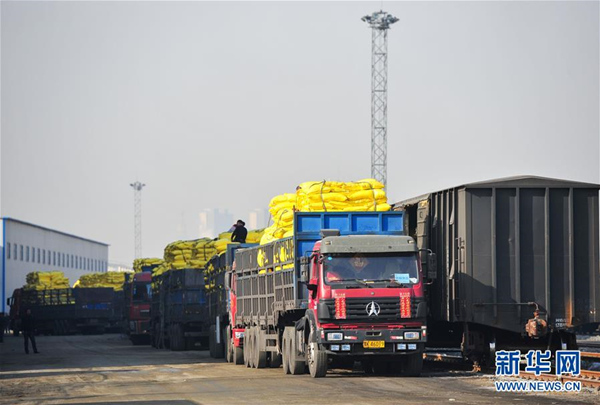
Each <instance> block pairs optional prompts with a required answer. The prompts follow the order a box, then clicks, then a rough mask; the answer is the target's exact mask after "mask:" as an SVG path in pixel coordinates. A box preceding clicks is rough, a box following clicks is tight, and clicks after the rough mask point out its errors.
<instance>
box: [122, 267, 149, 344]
mask: <svg viewBox="0 0 600 405" xmlns="http://www.w3.org/2000/svg"><path fill="white" fill-rule="evenodd" d="M151 283H152V272H149V271H144V272H141V273H136V274H134V275H133V279H132V280H131V282H130V283H128V284H127V286H126V289H127V294H126V295H125V297H126V299H127V334H128V335H129V339H130V340H131V343H133V344H134V345H140V344H149V343H150V304H151V298H152V289H151Z"/></svg>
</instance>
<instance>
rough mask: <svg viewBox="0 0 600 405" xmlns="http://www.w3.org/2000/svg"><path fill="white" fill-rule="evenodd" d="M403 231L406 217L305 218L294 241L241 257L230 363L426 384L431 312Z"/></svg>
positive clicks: (230, 279)
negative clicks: (417, 379) (352, 370)
mask: <svg viewBox="0 0 600 405" xmlns="http://www.w3.org/2000/svg"><path fill="white" fill-rule="evenodd" d="M403 228H404V224H403V213H402V212H312V213H301V212H297V213H295V214H294V236H293V237H290V238H285V239H280V240H277V241H274V242H272V243H269V244H266V245H262V246H257V247H252V248H247V249H242V250H239V251H238V252H237V253H236V256H235V263H234V266H233V268H232V270H231V271H229V272H227V275H226V277H225V285H226V288H228V289H229V295H230V308H231V314H230V325H229V327H228V328H227V332H226V348H227V358H228V360H231V361H232V362H233V363H235V364H241V363H243V364H245V365H246V366H247V367H253V368H263V367H267V366H268V367H280V366H281V365H283V371H284V373H285V374H302V373H304V372H305V371H306V370H307V369H308V371H309V373H310V374H311V376H312V377H323V376H325V374H326V372H327V370H328V368H331V367H337V366H352V365H353V364H354V362H355V361H360V362H361V363H362V366H363V368H364V370H365V372H367V373H388V372H391V373H400V374H404V375H419V374H420V372H421V368H422V364H423V350H424V346H425V342H426V339H427V328H426V325H425V319H426V314H427V304H426V302H425V299H424V293H423V281H422V276H421V265H420V261H419V255H418V250H417V247H416V243H415V242H414V240H413V239H412V238H410V237H408V236H404V232H403V230H404V229H403ZM430 259H431V260H435V258H434V257H431V258H430Z"/></svg>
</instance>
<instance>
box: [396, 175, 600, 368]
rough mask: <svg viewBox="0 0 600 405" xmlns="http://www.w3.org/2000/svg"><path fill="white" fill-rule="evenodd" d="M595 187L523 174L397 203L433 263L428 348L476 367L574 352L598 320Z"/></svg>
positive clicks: (599, 277)
mask: <svg viewBox="0 0 600 405" xmlns="http://www.w3.org/2000/svg"><path fill="white" fill-rule="evenodd" d="M599 188H600V186H598V185H597V184H588V183H580V182H573V181H565V180H557V179H550V178H542V177H533V176H523V177H513V178H505V179H498V180H490V181H483V182H478V183H471V184H465V185H462V186H458V187H453V188H449V189H446V190H442V191H436V192H432V193H429V194H426V195H423V196H419V197H415V198H412V199H409V200H405V201H402V202H399V203H397V204H395V205H394V209H395V210H399V211H400V212H403V213H404V214H405V218H404V219H405V226H406V228H407V231H408V234H409V235H411V236H413V237H414V238H415V239H416V241H417V245H418V247H419V248H420V249H421V251H422V252H427V251H431V252H433V253H435V254H436V255H437V257H438V260H437V263H434V264H433V265H430V266H429V267H428V268H425V270H424V274H426V275H427V277H428V279H429V280H431V285H430V286H428V288H427V299H428V303H429V311H430V313H429V319H428V330H429V337H428V344H430V345H432V346H433V347H460V349H461V350H462V352H463V355H464V356H465V357H467V358H470V359H472V360H473V361H475V362H486V363H488V362H491V361H493V359H494V357H495V354H494V353H495V351H497V350H500V349H509V348H510V349H515V350H516V349H521V350H528V349H551V350H555V349H565V348H566V349H574V348H576V339H575V334H574V333H573V330H572V329H573V328H574V327H577V326H580V325H585V324H593V323H596V325H597V322H599V321H600V312H599V310H600V274H599V268H598V260H599V257H598V249H599V247H598V190H599Z"/></svg>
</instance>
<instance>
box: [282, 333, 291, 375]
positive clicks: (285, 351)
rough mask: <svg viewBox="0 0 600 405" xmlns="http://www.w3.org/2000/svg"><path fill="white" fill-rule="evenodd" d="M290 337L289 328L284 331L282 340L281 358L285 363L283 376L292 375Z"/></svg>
mask: <svg viewBox="0 0 600 405" xmlns="http://www.w3.org/2000/svg"><path fill="white" fill-rule="evenodd" d="M289 347H290V336H289V330H288V328H285V329H284V330H283V337H282V338H281V357H282V359H281V360H282V362H283V374H290V349H289Z"/></svg>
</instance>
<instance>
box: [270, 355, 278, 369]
mask: <svg viewBox="0 0 600 405" xmlns="http://www.w3.org/2000/svg"><path fill="white" fill-rule="evenodd" d="M280 366H281V354H279V353H277V352H271V358H270V359H269V367H270V368H279V367H280Z"/></svg>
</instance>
